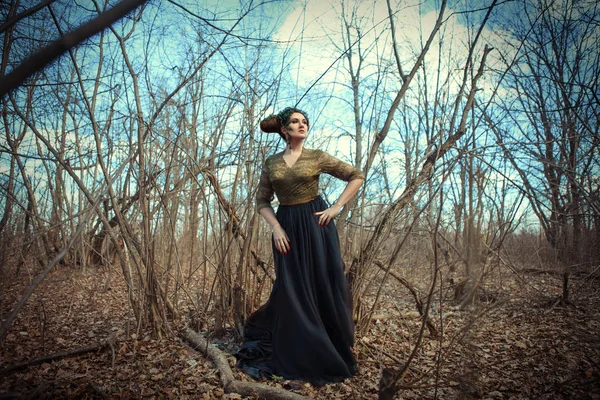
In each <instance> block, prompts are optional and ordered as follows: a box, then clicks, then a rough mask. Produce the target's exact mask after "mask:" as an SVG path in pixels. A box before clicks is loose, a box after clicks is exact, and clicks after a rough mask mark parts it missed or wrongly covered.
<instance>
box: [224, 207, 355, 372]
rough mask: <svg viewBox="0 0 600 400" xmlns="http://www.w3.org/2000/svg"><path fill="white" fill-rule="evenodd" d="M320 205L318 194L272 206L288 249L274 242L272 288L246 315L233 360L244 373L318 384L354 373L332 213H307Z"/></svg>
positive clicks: (349, 305) (348, 311) (348, 298)
mask: <svg viewBox="0 0 600 400" xmlns="http://www.w3.org/2000/svg"><path fill="white" fill-rule="evenodd" d="M327 207H328V206H327V203H325V201H324V200H323V199H321V198H320V197H318V198H316V199H315V200H313V201H310V202H308V203H305V204H300V205H295V206H279V209H278V210H277V220H278V221H279V223H280V224H281V226H282V227H283V229H284V230H285V231H286V233H287V234H288V236H289V238H290V240H291V243H290V247H291V251H289V252H288V253H287V254H286V255H283V254H280V253H279V252H278V251H277V249H276V248H275V245H274V244H273V254H274V257H275V268H276V273H277V279H276V281H275V284H274V286H273V291H272V292H271V295H270V297H269V300H268V301H267V303H265V304H264V305H263V306H262V307H261V308H260V309H258V310H257V311H256V312H255V313H254V314H252V315H251V316H250V317H249V318H248V320H247V321H246V325H245V328H244V344H243V346H242V348H241V349H240V351H239V352H238V353H236V357H237V358H238V368H240V369H242V370H243V371H244V372H246V373H247V374H249V375H251V376H254V377H271V376H272V375H277V376H282V377H284V378H286V379H301V380H306V381H309V382H311V383H313V384H323V383H326V382H335V381H340V380H343V379H344V378H348V377H350V376H352V375H353V374H354V373H355V369H356V361H355V359H354V356H353V354H352V350H351V347H352V345H353V342H354V324H353V322H352V298H351V296H350V291H349V288H348V283H347V281H346V278H345V276H344V267H343V263H342V259H341V255H340V244H339V239H338V235H337V230H336V227H335V224H334V223H333V221H332V222H330V223H329V224H328V225H327V226H319V222H318V221H319V217H318V216H315V215H314V213H315V212H317V211H322V210H325V209H326V208H327Z"/></svg>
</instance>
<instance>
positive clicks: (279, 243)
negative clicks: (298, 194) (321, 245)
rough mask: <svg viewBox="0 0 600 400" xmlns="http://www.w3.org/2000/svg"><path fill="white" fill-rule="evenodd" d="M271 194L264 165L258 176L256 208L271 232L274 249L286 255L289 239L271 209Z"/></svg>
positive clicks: (271, 190)
mask: <svg viewBox="0 0 600 400" xmlns="http://www.w3.org/2000/svg"><path fill="white" fill-rule="evenodd" d="M273 192H274V191H273V186H272V185H271V181H270V179H269V167H268V166H267V163H265V165H264V166H263V170H262V173H261V175H260V182H259V186H258V191H257V193H256V207H257V209H258V212H259V213H260V215H262V217H263V218H264V219H265V221H267V223H268V224H269V225H270V226H271V229H272V230H273V240H274V241H275V248H276V249H277V251H279V252H280V253H283V254H287V252H288V251H290V238H289V237H288V235H287V233H285V231H284V230H283V228H282V227H281V225H280V224H279V221H277V216H276V215H275V211H273V207H271V201H273Z"/></svg>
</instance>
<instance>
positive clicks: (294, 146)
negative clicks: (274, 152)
mask: <svg viewBox="0 0 600 400" xmlns="http://www.w3.org/2000/svg"><path fill="white" fill-rule="evenodd" d="M301 152H302V141H299V142H292V143H290V144H289V145H287V146H285V150H284V154H297V153H301Z"/></svg>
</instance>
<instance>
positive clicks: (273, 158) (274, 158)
mask: <svg viewBox="0 0 600 400" xmlns="http://www.w3.org/2000/svg"><path fill="white" fill-rule="evenodd" d="M282 156H283V151H280V152H278V153H273V154H271V155H268V156H267V158H266V159H265V161H267V162H268V161H273V160H276V159H277V158H279V157H282Z"/></svg>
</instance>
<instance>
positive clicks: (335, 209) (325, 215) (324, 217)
mask: <svg viewBox="0 0 600 400" xmlns="http://www.w3.org/2000/svg"><path fill="white" fill-rule="evenodd" d="M341 209H342V207H341V206H338V205H335V204H334V205H332V206H331V207H329V208H328V209H327V210H323V211H319V212H316V213H315V215H318V216H319V225H321V226H325V225H327V224H329V221H331V220H332V219H333V218H334V217H335V216H336V215H338V213H339V212H340V210H341Z"/></svg>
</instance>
